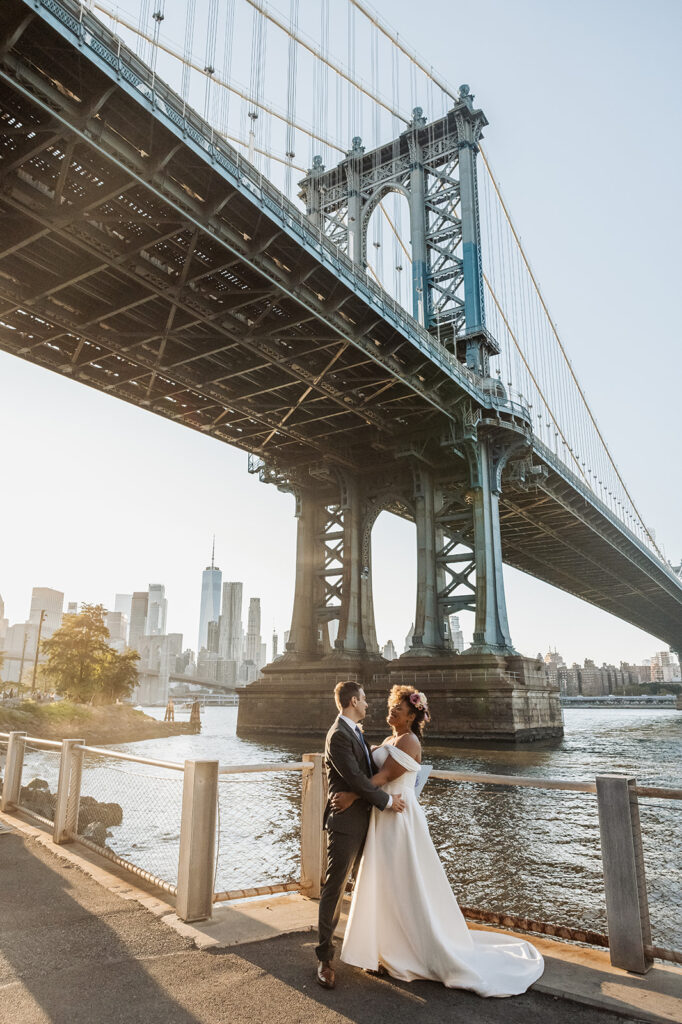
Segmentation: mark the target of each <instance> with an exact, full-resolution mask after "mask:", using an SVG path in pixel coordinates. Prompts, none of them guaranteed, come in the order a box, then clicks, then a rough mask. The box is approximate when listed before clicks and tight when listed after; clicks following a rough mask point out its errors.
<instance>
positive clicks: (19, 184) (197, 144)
mask: <svg viewBox="0 0 682 1024" xmlns="http://www.w3.org/2000/svg"><path fill="white" fill-rule="evenodd" d="M0 123H1V124H2V140H1V142H0V216H1V217H2V223H3V236H2V240H1V241H0V348H2V349H4V350H5V351H7V352H10V353H13V354H15V355H18V356H20V357H21V358H24V359H27V360H29V361H31V362H33V363H36V364H37V365H39V366H43V367H46V368H49V369H51V370H53V371H56V372H58V373H60V374H63V375H66V376H69V377H72V378H73V379H74V380H78V381H81V382H82V383H84V384H87V385H89V386H90V387H94V388H97V389H98V390H100V391H102V392H104V393H106V394H112V395H115V396H117V397H119V398H121V399H123V400H124V401H127V402H131V403H133V404H135V405H138V406H140V407H143V408H147V409H149V410H150V411H152V412H154V413H157V414H159V415H162V416H165V417H167V418H169V419H171V420H174V421H175V422H179V423H182V424H184V425H185V426H188V427H190V428H192V429H194V430H198V431H201V432H203V433H206V434H209V435H210V436H213V437H215V438H217V439H219V440H221V441H224V442H225V443H227V444H232V445H236V446H237V447H240V448H242V449H244V450H245V451H248V452H251V453H256V454H257V455H258V456H259V457H260V458H261V459H263V460H264V461H265V463H266V465H267V466H268V467H271V468H274V470H276V471H277V472H278V473H280V474H282V475H283V476H288V477H290V478H293V479H294V480H296V479H298V480H299V481H300V479H301V478H303V479H306V478H307V479H309V476H307V474H309V471H310V468H311V467H313V468H317V469H319V468H320V467H321V468H322V469H323V470H325V469H328V468H329V467H335V466H336V467H341V468H342V467H346V468H348V469H351V470H352V471H354V472H356V473H363V474H365V475H366V476H367V477H368V478H369V479H371V480H375V479H376V480H377V481H378V483H380V482H381V481H382V480H385V479H393V478H395V477H396V475H399V474H400V473H408V472H409V469H408V467H407V462H406V460H407V458H408V457H409V458H418V459H423V460H425V461H426V462H427V464H428V465H429V466H430V467H431V468H432V469H433V470H434V472H435V473H436V474H441V476H445V477H446V478H447V479H448V480H450V479H454V480H455V481H457V480H459V481H460V483H462V484H463V485H464V486H463V487H462V491H465V490H466V485H465V484H464V480H465V473H464V462H463V459H462V457H461V455H458V452H457V447H456V444H455V443H454V442H455V439H456V437H455V435H456V433H457V430H458V429H461V427H458V424H460V423H461V421H462V410H463V408H464V407H465V406H469V407H470V409H471V410H473V412H474V413H475V414H476V415H478V414H479V413H480V415H481V420H480V423H479V431H488V433H489V434H490V435H491V436H493V437H501V436H502V435H503V434H505V432H506V434H507V436H508V434H509V432H510V431H511V432H512V433H516V434H517V435H518V437H519V438H522V439H523V440H524V442H525V444H526V445H527V449H526V452H527V455H528V456H529V457H531V456H532V459H533V462H534V464H535V469H536V470H537V471H538V472H537V474H536V475H533V476H529V477H528V478H527V479H525V480H524V479H522V478H521V477H519V476H518V474H517V475H516V476H515V475H514V473H513V472H508V473H507V476H506V477H505V478H504V479H503V496H502V506H501V507H502V522H501V529H502V547H503V557H504V559H505V561H506V562H507V563H508V564H510V565H513V566H515V567H517V568H519V569H521V570H523V571H525V572H528V573H530V574H531V575H533V576H536V577H537V578H539V579H542V580H545V581H546V582H548V583H550V584H552V585H554V586H557V587H560V588H562V589H564V590H566V591H568V592H570V593H573V594H576V595H577V596H579V597H581V598H583V599H584V600H587V601H590V602H591V603H593V604H595V605H597V606H598V607H600V608H603V609H605V610H607V611H610V612H613V613H614V614H616V615H618V616H619V617H621V618H623V619H626V620H628V621H630V622H632V623H634V624H635V625H637V626H639V627H641V628H642V629H645V630H647V631H648V632H650V633H652V634H654V635H655V636H658V637H660V638H661V639H663V640H665V641H666V642H668V643H670V644H672V645H673V646H679V645H680V643H682V583H681V582H680V580H678V579H677V578H676V577H675V575H674V574H673V573H672V571H671V569H670V567H669V566H667V565H665V564H664V563H663V562H661V561H660V560H659V559H658V557H657V556H656V555H655V554H653V553H652V552H651V551H650V550H649V549H648V548H647V547H646V546H645V545H644V544H643V543H642V542H641V541H640V540H639V539H638V538H637V537H636V536H635V534H633V533H632V532H631V531H630V530H629V529H628V528H627V527H626V526H624V525H623V523H622V522H621V521H620V520H619V519H618V518H617V517H616V516H615V515H614V514H613V513H612V511H611V510H610V509H609V508H607V507H606V506H605V505H604V504H603V503H602V502H601V501H600V500H599V499H598V498H597V496H596V495H595V494H594V492H593V491H592V490H591V489H590V488H588V487H587V485H586V484H585V483H584V482H583V481H582V480H580V479H578V478H577V477H576V476H574V475H573V474H572V473H571V472H570V470H569V469H567V468H566V466H565V465H564V464H563V462H562V461H561V460H560V459H558V458H557V457H556V456H555V455H554V454H553V453H552V452H550V451H549V450H548V449H546V448H545V447H544V446H543V445H542V444H541V443H540V442H539V441H538V440H537V439H536V438H534V437H533V435H532V433H531V432H530V429H529V424H530V420H529V417H528V414H527V411H526V410H525V409H524V408H522V407H521V406H518V405H513V404H511V403H509V402H507V401H506V400H504V399H502V398H499V397H498V398H496V397H494V396H493V395H491V394H490V392H489V391H487V390H486V388H485V386H484V383H483V381H481V379H480V378H478V377H476V375H475V374H473V373H472V372H471V371H470V370H468V369H467V367H465V366H463V365H462V364H461V363H460V362H458V361H457V359H456V358H455V356H454V355H452V354H451V353H450V352H448V351H447V350H446V349H445V348H444V347H443V346H441V345H439V344H438V343H437V341H436V339H435V338H433V337H432V336H431V335H429V334H428V332H426V331H425V330H423V329H422V328H420V327H419V325H418V324H417V323H416V322H415V321H414V320H412V319H411V317H409V316H408V315H407V314H406V313H405V311H404V310H402V309H401V308H400V307H398V306H397V305H396V304H395V303H394V302H393V300H392V299H391V298H390V297H389V296H388V295H387V294H386V293H384V292H383V291H382V290H381V289H380V288H378V287H377V286H375V285H373V284H372V283H371V282H370V281H369V280H368V279H367V278H366V277H365V276H359V275H358V274H357V273H356V272H355V270H354V268H353V265H352V264H351V263H350V261H349V260H348V258H347V257H346V256H345V254H343V253H341V252H340V251H339V250H338V249H336V248H335V247H333V246H332V245H331V243H329V242H328V241H327V240H326V239H325V238H323V237H322V236H321V235H320V234H319V233H318V232H317V231H316V230H315V229H313V228H312V227H311V225H310V223H309V222H308V221H307V220H306V218H305V217H304V216H303V214H302V213H301V212H300V211H299V210H298V209H297V208H296V207H295V206H294V205H293V204H291V203H289V202H288V201H287V200H286V199H285V198H284V196H282V195H281V194H280V193H279V192H278V191H277V190H276V189H275V188H274V187H273V186H272V185H271V184H269V183H268V182H267V181H266V180H264V179H263V178H262V176H261V175H259V174H258V172H257V171H256V170H255V169H254V168H253V167H251V165H249V164H248V163H247V162H246V161H245V160H244V159H243V158H241V157H240V156H239V155H238V154H237V153H236V152H235V151H234V150H232V149H231V147H229V146H228V145H227V144H226V143H225V142H224V141H223V140H221V139H219V138H218V137H217V136H216V135H215V133H214V131H213V129H212V128H211V127H210V126H209V125H208V124H206V123H205V122H204V121H202V120H201V118H199V117H198V115H196V114H195V113H194V112H193V111H191V110H189V109H187V108H186V107H185V105H184V104H183V102H182V100H181V99H180V97H178V96H177V95H176V94H174V93H173V92H172V91H171V90H170V89H169V88H168V87H167V86H165V85H164V84H163V83H162V82H161V81H160V80H159V79H158V78H156V79H154V78H152V75H151V71H150V69H149V68H147V67H146V66H145V65H144V64H142V63H141V62H140V61H139V59H138V58H137V57H136V56H135V55H134V54H133V53H132V52H131V51H129V50H127V49H126V47H125V46H123V45H122V44H121V42H120V40H118V39H116V37H114V36H113V35H112V34H111V33H110V32H109V31H108V30H107V29H106V28H105V26H104V25H102V24H101V22H99V21H98V20H97V19H95V18H94V17H93V16H92V14H91V13H90V12H89V11H87V9H86V8H84V7H83V6H81V5H79V4H78V3H76V2H75V0H34V2H31V3H29V2H28V0H4V2H3V3H2V5H0ZM28 401H29V402H30V396H28ZM318 476H319V474H318ZM398 511H399V510H398ZM402 511H403V513H404V510H402Z"/></svg>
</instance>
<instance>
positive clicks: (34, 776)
mask: <svg viewBox="0 0 682 1024" xmlns="http://www.w3.org/2000/svg"><path fill="white" fill-rule="evenodd" d="M60 758H61V744H60V743H51V742H50V741H48V740H38V739H35V738H33V737H32V738H30V739H27V740H26V741H25V743H24V761H23V766H22V771H21V790H20V792H19V801H18V807H19V808H20V810H22V811H24V812H25V813H26V814H28V815H29V816H30V817H32V818H36V819H37V820H38V821H43V822H46V823H47V824H50V825H51V824H54V812H55V807H56V804H57V784H58V782H59V761H60Z"/></svg>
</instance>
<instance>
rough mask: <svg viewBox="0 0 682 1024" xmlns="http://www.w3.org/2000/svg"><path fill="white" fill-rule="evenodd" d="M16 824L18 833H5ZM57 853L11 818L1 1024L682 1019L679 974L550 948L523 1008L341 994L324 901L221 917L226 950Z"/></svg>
mask: <svg viewBox="0 0 682 1024" xmlns="http://www.w3.org/2000/svg"><path fill="white" fill-rule="evenodd" d="M8 822H11V824H12V826H15V827H16V828H17V831H15V832H13V833H10V834H7V833H3V832H2V831H1V828H2V825H3V823H4V824H7V823H8ZM50 846H51V844H50V841H49V839H48V837H47V836H46V835H45V834H44V833H41V832H40V831H39V830H38V829H36V828H35V827H33V826H31V825H29V824H27V823H24V822H21V821H19V820H17V819H16V818H12V819H10V818H9V817H8V816H6V815H2V816H0V865H1V870H0V905H1V906H2V914H1V915H0V1024H10V1022H11V1024H62V1022H66V1021H68V1022H69V1024H92V1022H93V1021H97V1024H138V1022H139V1024H142V1022H144V1024H225V1022H227V1021H229V1022H230V1024H272V1022H273V1021H276V1022H277V1024H300V1022H302V1021H303V1022H308V1021H315V1022H319V1024H342V1022H344V1024H348V1022H353V1024H383V1022H389V1021H390V1022H391V1024H412V1021H413V1020H414V1019H415V1014H417V1015H418V1016H421V1017H423V1019H425V1020H428V1021H429V1022H431V1024H441V1022H442V1024H452V1021H453V1020H467V1021H469V1022H471V1024H498V1022H499V1024H569V1022H570V1024H619V1022H624V1021H626V1020H646V1021H649V1022H652V1024H670V1022H671V1021H676V1020H679V1019H681V1017H682V1014H681V1013H680V1008H681V1007H682V971H681V970H680V969H679V968H674V967H656V968H654V970H653V971H651V972H650V973H649V975H647V976H646V977H645V978H638V977H634V976H632V975H627V974H626V973H625V972H624V971H616V970H615V969H613V968H607V967H606V966H605V963H604V961H605V958H606V957H607V954H606V953H604V951H599V952H594V951H590V950H586V949H582V948H579V947H573V946H568V945H566V944H562V943H558V942H550V941H547V940H539V942H538V944H539V945H541V946H542V952H543V955H544V957H545V962H546V970H545V975H544V976H543V978H542V979H541V980H540V982H538V984H537V986H536V987H535V988H534V989H533V990H532V991H531V992H528V993H526V994H525V995H523V996H519V997H516V998H514V999H489V1000H484V999H480V998H479V997H478V996H475V995H473V994H471V993H469V992H463V991H457V990H452V989H445V988H443V987H442V986H440V985H434V984H432V983H430V982H413V983H412V984H409V985H408V984H405V983H401V982H395V981H392V980H390V979H384V978H378V977H374V976H370V975H367V974H365V973H364V972H362V971H358V970H355V969H352V968H344V967H343V965H342V966H341V967H340V969H339V984H338V987H337V989H336V990H335V991H334V992H324V991H322V990H321V989H320V988H319V987H318V986H317V985H316V983H315V981H314V977H313V960H314V952H313V946H314V937H313V935H311V932H310V930H309V929H310V926H311V923H312V922H313V921H314V919H315V904H311V901H308V900H302V898H301V897H298V896H295V897H288V898H287V897H285V898H284V900H283V901H282V908H280V909H279V910H278V911H272V910H270V912H269V913H268V912H263V911H255V910H253V909H251V910H250V911H249V912H248V914H244V915H240V913H239V911H238V910H235V909H233V908H221V911H222V912H223V917H225V918H226V919H227V916H228V915H231V918H230V924H229V925H228V930H229V933H230V936H229V938H224V939H222V941H221V938H220V935H219V934H218V932H217V930H216V929H215V928H214V929H213V931H212V933H211V929H210V928H205V929H203V930H202V929H201V926H199V927H197V928H193V927H191V926H181V925H178V924H177V923H176V924H175V925H173V922H174V921H175V922H177V919H176V918H175V917H174V915H173V913H172V907H169V906H168V905H167V904H165V903H163V902H162V900H160V899H159V898H158V896H156V895H153V894H150V893H149V892H145V891H144V890H143V889H140V888H138V887H137V886H136V885H133V884H131V882H130V880H129V877H126V876H124V875H119V876H117V875H116V874H114V873H112V872H111V870H110V868H111V865H110V864H108V863H107V862H104V861H102V860H101V858H98V857H97V856H96V855H94V854H93V855H89V854H87V853H86V854H85V855H83V853H84V852H83V851H81V850H79V849H78V848H77V847H51V848H50ZM136 881H137V880H136ZM295 901H299V903H298V904H297V903H296V902H295ZM270 902H272V901H270ZM301 904H304V905H307V906H309V907H310V908H311V909H310V910H305V907H304V909H303V911H302V909H301ZM250 907H251V908H253V903H251V904H250ZM240 917H241V923H240ZM273 922H274V924H273ZM169 925H170V927H169ZM218 927H220V926H218ZM223 929H225V924H223ZM265 936H269V937H268V938H265ZM254 939H256V940H257V941H254ZM534 941H535V940H534ZM202 947H203V948H202ZM537 989H542V991H538V990H537ZM580 1004H583V1005H580ZM608 1011H611V1012H608Z"/></svg>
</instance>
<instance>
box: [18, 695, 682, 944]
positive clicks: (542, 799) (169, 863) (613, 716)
mask: <svg viewBox="0 0 682 1024" xmlns="http://www.w3.org/2000/svg"><path fill="white" fill-rule="evenodd" d="M149 713H150V714H152V715H154V716H156V717H162V716H163V710H162V709H158V708H156V709H155V708H152V709H149ZM202 715H203V719H202V731H201V733H200V734H199V735H198V736H177V737H173V738H171V739H158V740H148V741H145V742H142V743H135V744H128V745H120V746H118V747H117V748H116V749H119V750H125V751H129V752H131V753H136V754H139V755H141V756H145V757H150V758H159V759H164V760H171V761H184V760H185V759H195V758H198V759H217V760H219V761H220V762H221V763H222V764H224V765H230V764H233V765H234V764H255V763H261V762H277V761H279V762H281V761H287V760H296V759H298V758H299V756H300V754H301V753H303V752H306V751H311V750H314V749H315V744H314V743H311V740H310V738H304V739H301V740H297V739H296V738H291V739H287V740H286V741H285V740H278V741H277V742H275V743H271V742H267V743H262V742H257V741H255V740H245V739H240V738H238V737H237V735H236V719H237V710H236V708H206V709H204V710H203V712H202ZM564 718H565V736H564V739H563V741H562V742H561V743H560V744H559V745H557V746H553V747H550V746H540V745H529V746H523V747H515V748H512V747H510V748H507V749H492V748H491V749H480V748H465V747H456V748H455V747H450V748H448V747H443V746H439V745H436V744H433V745H431V744H429V743H428V740H427V743H426V747H425V751H424V760H425V761H428V762H429V763H432V764H433V765H434V767H437V768H449V769H452V770H456V771H470V772H485V773H495V774H500V775H525V776H541V777H545V778H563V779H573V780H591V779H594V777H595V776H596V775H598V774H604V773H608V772H618V773H623V774H628V775H632V776H633V777H635V778H636V779H637V781H638V782H639V783H641V784H647V785H658V786H665V787H682V780H681V778H680V776H681V774H682V772H681V770H680V769H681V765H682V712H680V711H673V710H667V709H665V710H660V709H656V710H652V709H646V710H642V709H631V710H626V709H623V710H617V709H602V708H595V709H586V708H580V709H574V708H569V709H566V710H565V712H564ZM320 746H321V744H319V743H318V744H317V748H318V749H319V748H320ZM28 762H29V765H30V771H33V773H34V774H38V773H39V774H41V775H42V777H44V778H48V781H50V782H51V783H52V782H53V781H54V782H56V775H55V776H54V779H53V778H52V777H51V776H52V775H53V774H54V768H55V764H54V763H52V759H51V758H49V757H47V758H46V757H43V756H42V755H40V754H31V755H30V756H29V758H28ZM25 778H30V774H28V773H27V775H26V776H25ZM181 786H182V777H181V773H172V772H168V771H165V770H163V769H155V768H151V767H149V768H145V767H142V766H137V765H127V764H124V763H120V762H119V764H118V765H117V766H116V767H115V768H114V767H111V762H105V761H103V760H102V759H99V758H95V757H89V759H88V760H87V762H86V766H85V772H84V784H83V792H84V793H86V794H90V795H92V796H95V797H96V798H97V799H99V800H110V801H111V800H113V801H117V802H119V803H120V804H121V806H122V807H123V810H124V820H123V823H122V824H121V825H120V826H116V827H114V828H112V829H110V833H111V835H110V838H109V839H108V843H109V845H110V846H111V847H112V848H113V849H115V850H116V851H117V852H118V853H120V855H121V856H125V857H129V858H130V859H131V860H133V861H134V862H135V863H137V864H143V866H145V867H148V869H149V870H152V871H154V872H155V873H157V874H159V875H161V877H164V878H168V880H169V881H175V874H176V871H177V846H178V841H179V822H180V801H181ZM300 787H301V782H300V776H299V775H298V774H293V773H277V774H268V775H251V776H248V775H246V776H244V775H242V776H234V777H227V778H224V779H222V780H221V783H220V850H219V856H218V868H217V878H216V885H217V888H218V889H233V888H241V887H244V886H248V885H258V884H262V883H264V882H267V881H270V880H273V879H277V880H284V879H287V878H295V877H296V876H297V873H298V870H299V849H298V838H299V825H300ZM422 804H423V806H424V809H425V812H426V815H427V818H428V821H429V826H430V828H431V833H432V836H433V839H434V842H435V844H436V847H437V849H438V851H439V853H440V855H441V857H442V859H443V861H444V863H445V866H446V870H447V872H448V875H449V878H450V881H451V883H452V885H453V888H454V890H455V892H456V894H457V896H458V899H459V900H460V902H461V903H463V904H465V905H467V906H473V907H481V908H484V909H488V910H498V911H506V912H507V913H512V914H519V915H522V916H527V917H533V918H535V919H539V920H544V921H551V922H554V923H565V924H572V925H575V926H582V927H587V928H594V929H597V930H599V931H604V930H605V928H606V917H605V909H604V897H603V881H602V874H601V859H600V849H599V826H598V820H597V807H596V798H595V797H594V796H593V795H592V794H586V793H571V792H562V791H554V790H536V789H521V788H514V787H501V786H480V785H476V784H459V783H454V784H453V783H445V782H441V781H438V780H431V781H429V783H428V784H427V786H426V788H425V790H424V792H423V795H422ZM640 816H641V820H642V828H643V836H644V849H645V861H646V870H647V881H648V888H649V901H650V913H651V919H652V930H653V936H654V941H655V942H656V943H657V944H659V945H665V946H668V947H671V946H672V947H673V948H677V949H682V934H680V924H679V921H680V920H681V919H682V915H681V913H680V911H681V910H682V906H681V904H682V829H681V828H680V825H681V824H682V802H679V801H678V802H672V801H662V800H645V799H642V800H641V801H640Z"/></svg>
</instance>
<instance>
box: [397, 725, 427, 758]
mask: <svg viewBox="0 0 682 1024" xmlns="http://www.w3.org/2000/svg"><path fill="white" fill-rule="evenodd" d="M395 745H396V747H398V748H399V749H400V750H404V751H405V753H406V754H409V755H410V757H412V758H414V760H415V761H419V762H420V763H421V759H422V745H421V743H420V742H419V740H418V739H417V737H416V736H415V734H414V733H413V732H406V733H404V734H403V735H402V736H400V737H399V738H398V739H397V740H396V742H395Z"/></svg>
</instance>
